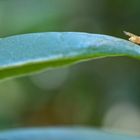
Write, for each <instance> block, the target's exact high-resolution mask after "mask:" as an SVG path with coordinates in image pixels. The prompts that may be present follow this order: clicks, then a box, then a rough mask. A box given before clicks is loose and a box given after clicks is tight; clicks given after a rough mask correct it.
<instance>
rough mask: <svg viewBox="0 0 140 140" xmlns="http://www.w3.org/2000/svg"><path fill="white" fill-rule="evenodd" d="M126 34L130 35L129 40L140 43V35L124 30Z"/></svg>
mask: <svg viewBox="0 0 140 140" xmlns="http://www.w3.org/2000/svg"><path fill="white" fill-rule="evenodd" d="M124 34H126V35H127V36H129V40H130V41H131V42H133V43H136V44H140V36H137V35H135V34H132V33H130V32H126V31H124Z"/></svg>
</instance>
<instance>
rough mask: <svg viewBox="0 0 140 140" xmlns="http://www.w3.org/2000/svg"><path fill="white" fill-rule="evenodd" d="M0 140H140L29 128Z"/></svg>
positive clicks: (85, 130) (93, 132) (84, 131)
mask: <svg viewBox="0 0 140 140" xmlns="http://www.w3.org/2000/svg"><path fill="white" fill-rule="evenodd" d="M0 139H1V140H140V138H139V137H134V136H124V135H119V134H115V133H113V134H111V133H107V132H103V131H101V132H100V131H98V130H95V129H89V128H68V127H67V128H65V127H64V128H62V127H61V128H32V129H31V128H29V129H16V130H11V131H4V132H0Z"/></svg>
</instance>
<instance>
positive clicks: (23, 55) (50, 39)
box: [0, 32, 140, 79]
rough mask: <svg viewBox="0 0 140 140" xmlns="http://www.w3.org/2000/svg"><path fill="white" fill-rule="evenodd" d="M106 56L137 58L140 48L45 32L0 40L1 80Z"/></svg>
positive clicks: (92, 37)
mask: <svg viewBox="0 0 140 140" xmlns="http://www.w3.org/2000/svg"><path fill="white" fill-rule="evenodd" d="M107 56H131V57H136V58H139V57H140V47H139V46H138V45H136V44H133V43H131V42H129V41H126V40H123V39H119V38H116V37H111V36H107V35H99V34H88V33H76V32H47V33H33V34H25V35H18V36H12V37H7V38H3V39H1V40H0V79H4V78H9V77H13V76H18V75H23V74H28V73H33V72H36V71H39V70H42V69H46V68H54V67H56V66H61V65H67V64H71V63H74V62H80V61H85V60H89V59H93V58H100V57H107Z"/></svg>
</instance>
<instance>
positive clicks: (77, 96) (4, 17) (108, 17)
mask: <svg viewBox="0 0 140 140" xmlns="http://www.w3.org/2000/svg"><path fill="white" fill-rule="evenodd" d="M139 17H140V1H139V0H0V37H6V36H10V35H16V34H23V33H32V32H48V31H78V32H89V33H97V34H98V33H99V34H108V35H112V36H116V37H122V38H127V37H126V36H125V35H124V34H123V32H122V31H123V30H126V31H130V32H134V33H136V34H140V30H139V25H140V18H139ZM64 125H69V126H77V125H78V126H89V127H95V128H101V129H104V130H107V131H116V132H121V133H128V134H137V135H140V61H138V60H135V59H133V58H127V57H114V58H104V59H96V60H92V61H88V62H83V63H79V64H77V65H73V66H69V67H64V68H59V69H54V70H48V71H45V72H43V73H39V74H36V75H31V76H26V77H22V78H16V79H11V80H6V81H3V82H0V129H10V128H18V127H36V126H64Z"/></svg>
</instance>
